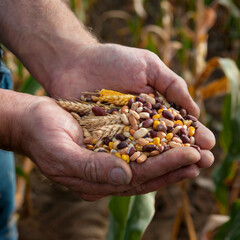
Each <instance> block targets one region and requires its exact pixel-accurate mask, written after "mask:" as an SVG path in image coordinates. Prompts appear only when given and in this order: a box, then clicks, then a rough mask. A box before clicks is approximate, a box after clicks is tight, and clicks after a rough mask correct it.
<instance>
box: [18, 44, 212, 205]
mask: <svg viewBox="0 0 240 240" xmlns="http://www.w3.org/2000/svg"><path fill="white" fill-rule="evenodd" d="M56 66H57V67H58V69H56V70H55V71H53V73H52V76H51V78H52V84H51V87H50V88H49V89H48V90H49V92H50V94H51V95H52V96H58V97H63V98H79V96H80V93H81V92H82V91H94V90H97V89H98V90H99V89H102V88H106V89H114V90H118V91H121V92H131V93H136V94H137V93H141V92H146V93H150V92H153V91H154V89H156V90H157V91H159V92H160V93H162V94H163V95H164V96H165V97H166V98H167V99H168V100H169V101H174V102H175V103H176V104H179V105H181V106H182V107H184V108H186V109H187V110H188V111H189V112H190V113H191V114H193V115H195V116H198V115H199V109H198V108H197V106H196V105H195V104H194V102H193V100H192V99H191V97H190V96H189V94H188V91H187V87H186V84H185V82H184V81H183V80H182V79H181V78H180V77H178V76H177V75H176V74H174V73H173V72H172V71H171V70H169V69H168V68H167V67H166V66H165V65H164V64H163V63H162V62H161V61H160V59H159V58H158V57H157V56H156V55H154V54H152V53H150V52H149V51H146V50H140V49H134V48H127V47H123V46H119V45H113V44H105V45H102V44H96V45H91V46H90V47H89V46H88V47H86V48H84V49H81V51H76V52H75V55H74V56H71V59H70V58H69V59H68V58H67V57H66V61H65V62H62V63H59V65H58V64H56ZM34 98H35V99H36V98H37V100H34V101H32V103H31V104H30V105H29V107H28V108H27V110H26V114H25V117H24V121H23V122H25V125H24V126H23V128H25V129H24V132H25V136H24V139H26V140H25V141H24V143H23V149H24V152H25V153H26V154H27V155H29V156H30V157H31V158H32V159H33V160H34V161H35V162H36V164H37V165H38V166H39V168H40V170H41V171H42V172H43V173H44V174H45V175H46V176H47V177H48V178H50V179H51V180H53V181H55V182H58V183H60V184H63V185H65V186H67V187H68V188H69V189H71V190H73V191H75V192H76V193H78V194H79V195H80V197H82V198H83V199H85V200H89V201H94V200H97V199H99V198H101V197H104V196H107V195H122V196H127V195H135V194H143V193H147V192H150V191H155V190H158V189H161V188H163V187H165V186H167V185H169V184H173V183H176V182H178V181H180V180H182V179H185V178H194V177H196V176H197V175H198V174H199V168H207V167H209V166H211V164H212V163H213V159H214V158H213V155H212V153H211V152H210V151H209V150H210V149H211V148H212V147H213V146H214V144H215V138H214V136H213V134H212V133H211V132H210V131H209V130H208V129H207V128H206V127H204V126H203V125H202V124H200V123H199V129H198V130H197V133H196V143H197V144H198V145H199V146H200V148H201V151H200V153H199V152H198V151H197V150H195V149H194V148H191V147H184V148H175V149H171V150H169V151H167V152H164V153H162V154H160V155H158V156H156V157H151V158H149V159H148V160H147V161H146V162H145V163H143V164H137V163H131V164H130V165H129V164H127V163H125V162H124V161H122V160H121V159H119V158H117V157H115V156H112V155H110V154H107V153H95V152H91V151H89V150H86V149H85V148H84V144H83V134H82V130H81V127H80V126H79V125H78V123H77V122H76V121H75V120H74V119H73V118H72V116H71V115H70V113H68V112H66V111H64V110H63V109H61V108H60V107H59V106H58V105H57V104H56V103H55V102H54V101H53V100H51V99H49V98H39V97H34ZM30 116H31V117H30ZM26 122H27V124H26ZM113 168H117V170H116V171H115V170H112V169H113ZM121 172H122V173H124V174H123V176H122V175H121V174H120V173H121ZM111 176H113V177H114V176H115V177H114V178H111Z"/></svg>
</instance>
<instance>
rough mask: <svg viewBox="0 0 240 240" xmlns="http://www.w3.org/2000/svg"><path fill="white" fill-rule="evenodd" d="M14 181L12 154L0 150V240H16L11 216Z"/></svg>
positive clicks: (14, 225)
mask: <svg viewBox="0 0 240 240" xmlns="http://www.w3.org/2000/svg"><path fill="white" fill-rule="evenodd" d="M15 181H16V180H15V167H14V158H13V153H12V152H7V151H3V150H0V240H15V239H17V230H16V223H15V221H14V219H13V215H12V214H13V212H14V205H15V202H14V198H15Z"/></svg>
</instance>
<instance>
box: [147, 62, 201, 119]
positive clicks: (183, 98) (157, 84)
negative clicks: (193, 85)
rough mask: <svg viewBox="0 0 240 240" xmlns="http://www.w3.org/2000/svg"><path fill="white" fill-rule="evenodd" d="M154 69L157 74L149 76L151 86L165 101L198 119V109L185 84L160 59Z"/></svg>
mask: <svg viewBox="0 0 240 240" xmlns="http://www.w3.org/2000/svg"><path fill="white" fill-rule="evenodd" d="M156 67H157V68H156V69H157V74H156V75H155V76H154V78H153V77H152V76H151V78H152V79H151V80H152V81H151V80H150V83H152V84H151V86H153V88H154V89H156V90H157V91H158V92H160V93H161V94H162V95H163V96H164V97H165V98H166V99H167V101H169V102H174V103H175V104H178V105H180V106H181V107H182V108H185V109H186V110H187V111H188V112H189V113H190V114H192V115H194V116H196V117H199V114H200V110H199V107H198V106H197V104H196V103H195V102H194V101H193V99H192V97H191V96H190V94H189V92H188V88H187V84H186V82H185V81H184V80H183V79H182V78H181V77H179V76H178V75H177V74H176V73H174V72H173V71H172V70H170V69H169V68H168V67H167V66H166V65H165V64H164V63H163V62H162V61H161V60H160V59H158V61H157V66H156Z"/></svg>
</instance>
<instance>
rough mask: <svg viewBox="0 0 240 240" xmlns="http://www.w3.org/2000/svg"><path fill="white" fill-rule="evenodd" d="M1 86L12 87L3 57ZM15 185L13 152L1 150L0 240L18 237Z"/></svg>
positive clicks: (11, 239) (0, 72)
mask: <svg viewBox="0 0 240 240" xmlns="http://www.w3.org/2000/svg"><path fill="white" fill-rule="evenodd" d="M0 51H1V49H0ZM0 55H1V53H0ZM0 88H5V89H11V88H12V81H11V76H10V71H9V70H8V69H7V68H6V67H5V65H4V64H3V63H2V62H1V59H0ZM0 115H1V113H0ZM15 185H16V179H15V167H14V157H13V153H12V152H7V151H3V150H0V240H16V239H17V227H16V223H15V221H14V219H13V217H12V216H13V212H14V209H15Z"/></svg>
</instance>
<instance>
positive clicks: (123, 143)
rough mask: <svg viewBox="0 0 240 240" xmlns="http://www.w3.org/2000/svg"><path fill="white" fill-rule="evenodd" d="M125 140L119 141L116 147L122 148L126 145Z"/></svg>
mask: <svg viewBox="0 0 240 240" xmlns="http://www.w3.org/2000/svg"><path fill="white" fill-rule="evenodd" d="M127 145H128V144H127V142H125V141H123V142H120V143H119V144H118V145H117V148H118V149H123V148H125V147H127Z"/></svg>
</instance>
